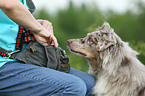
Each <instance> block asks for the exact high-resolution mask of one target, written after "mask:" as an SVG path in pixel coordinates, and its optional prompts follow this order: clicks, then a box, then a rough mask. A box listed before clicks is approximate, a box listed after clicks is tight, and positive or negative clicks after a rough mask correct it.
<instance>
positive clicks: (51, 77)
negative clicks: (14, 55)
mask: <svg viewBox="0 0 145 96" xmlns="http://www.w3.org/2000/svg"><path fill="white" fill-rule="evenodd" d="M76 72H77V71H73V69H71V71H70V74H73V73H76ZM70 74H67V73H64V72H59V71H56V70H52V69H49V68H45V67H38V66H35V65H29V64H23V63H20V62H9V63H7V64H5V65H4V66H3V67H1V68H0V96H86V94H88V91H87V87H88V84H85V83H86V82H85V80H84V79H80V78H78V77H81V76H78V77H77V76H74V75H70ZM78 74H81V73H78ZM86 74H87V73H86ZM82 77H85V76H82ZM90 89H92V88H89V90H90Z"/></svg>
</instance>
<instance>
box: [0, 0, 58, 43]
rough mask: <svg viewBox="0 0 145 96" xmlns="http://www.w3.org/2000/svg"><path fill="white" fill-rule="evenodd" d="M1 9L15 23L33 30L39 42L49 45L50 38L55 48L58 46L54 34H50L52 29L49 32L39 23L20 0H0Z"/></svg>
mask: <svg viewBox="0 0 145 96" xmlns="http://www.w3.org/2000/svg"><path fill="white" fill-rule="evenodd" d="M0 8H1V9H2V11H3V12H4V13H5V14H6V15H7V16H8V17H9V18H10V19H11V20H13V21H14V22H15V23H17V24H18V25H21V26H23V27H25V28H26V29H28V30H31V31H32V32H33V34H34V36H35V38H36V40H37V41H38V42H40V43H42V44H44V45H48V44H49V41H50V40H48V38H49V39H51V40H52V41H53V42H54V44H55V46H57V45H58V44H57V40H56V38H55V37H54V35H53V34H52V33H53V32H50V31H52V29H49V30H50V31H48V30H46V29H45V28H44V27H43V26H42V25H41V24H40V23H38V22H37V21H36V19H35V18H34V17H33V15H32V14H31V13H30V12H29V10H28V9H27V8H26V7H25V6H24V5H23V4H22V3H21V2H20V1H19V0H0ZM50 24H51V23H50ZM51 26H52V25H51Z"/></svg>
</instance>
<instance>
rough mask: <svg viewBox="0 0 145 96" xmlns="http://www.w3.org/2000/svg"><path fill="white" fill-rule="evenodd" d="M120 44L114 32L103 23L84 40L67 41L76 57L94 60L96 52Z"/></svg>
mask: <svg viewBox="0 0 145 96" xmlns="http://www.w3.org/2000/svg"><path fill="white" fill-rule="evenodd" d="M121 42H122V40H121V39H120V38H119V37H118V36H117V35H116V33H115V32H114V30H113V29H112V28H111V27H110V25H109V24H108V23H107V22H105V23H104V24H103V25H102V26H101V27H99V28H98V29H97V30H96V31H95V32H91V33H88V34H87V36H86V37H85V38H81V39H70V40H68V47H69V49H70V51H71V52H73V53H74V54H76V55H79V56H82V57H85V58H94V57H95V56H96V52H103V51H104V50H107V49H108V48H109V47H111V46H118V44H119V45H121Z"/></svg>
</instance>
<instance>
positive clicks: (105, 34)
mask: <svg viewBox="0 0 145 96" xmlns="http://www.w3.org/2000/svg"><path fill="white" fill-rule="evenodd" d="M113 31H114V30H113V29H112V28H111V27H110V25H109V23H107V22H105V23H104V24H103V25H102V26H101V27H100V28H99V32H100V34H101V36H100V37H98V44H97V46H96V50H97V51H103V50H105V49H107V48H108V47H110V46H112V45H115V44H116V43H115V42H116V40H115V38H114V36H112V32H113Z"/></svg>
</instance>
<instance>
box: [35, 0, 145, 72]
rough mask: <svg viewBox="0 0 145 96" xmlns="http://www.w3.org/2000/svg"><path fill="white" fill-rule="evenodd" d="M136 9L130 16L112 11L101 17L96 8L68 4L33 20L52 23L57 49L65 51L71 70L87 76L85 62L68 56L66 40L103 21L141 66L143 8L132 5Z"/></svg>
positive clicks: (143, 53)
mask: <svg viewBox="0 0 145 96" xmlns="http://www.w3.org/2000/svg"><path fill="white" fill-rule="evenodd" d="M136 5H137V6H138V8H139V10H140V13H136V14H134V13H132V12H131V11H129V10H128V11H127V12H125V13H123V14H117V13H115V12H113V11H112V10H108V12H107V13H102V12H101V11H100V10H99V9H98V8H97V7H96V8H94V9H91V10H90V9H88V8H87V7H86V5H84V4H83V5H82V6H81V7H76V6H75V5H74V4H73V3H72V2H71V1H70V4H69V7H68V8H67V9H63V10H61V9H60V10H59V11H58V12H57V14H55V15H52V14H50V13H49V12H47V10H45V9H44V8H43V9H41V10H39V11H37V13H35V14H34V16H35V18H36V19H45V20H49V21H51V22H52V23H53V26H54V34H55V36H56V37H57V39H58V42H59V45H60V46H61V47H62V48H63V49H65V50H66V52H67V55H68V56H69V58H70V63H71V67H72V68H76V69H79V70H82V71H85V72H87V70H88V64H87V61H86V60H85V59H84V58H82V57H79V56H76V55H74V54H72V53H70V52H69V50H68V49H67V40H68V39H72V38H73V39H75V38H82V37H84V36H86V34H87V33H88V32H92V31H95V30H96V28H97V27H98V26H101V25H102V24H103V22H104V21H107V22H109V23H110V25H111V27H112V28H114V30H115V32H116V33H117V34H118V35H119V36H120V37H121V38H122V40H123V41H127V42H130V46H131V47H132V48H133V49H135V50H137V51H138V52H139V53H140V55H139V56H138V58H139V59H140V61H141V62H142V63H144V64H145V59H144V58H145V51H144V49H145V43H144V42H145V38H144V37H145V27H144V26H145V6H144V4H143V3H142V2H141V1H138V2H136ZM92 6H95V5H92Z"/></svg>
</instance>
